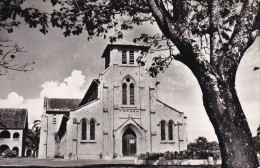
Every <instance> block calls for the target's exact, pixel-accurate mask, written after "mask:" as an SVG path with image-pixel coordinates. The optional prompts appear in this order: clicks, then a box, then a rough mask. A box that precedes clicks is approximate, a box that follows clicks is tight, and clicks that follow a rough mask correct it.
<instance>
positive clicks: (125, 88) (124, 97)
mask: <svg viewBox="0 0 260 168" xmlns="http://www.w3.org/2000/svg"><path fill="white" fill-rule="evenodd" d="M122 104H123V105H126V104H127V86H126V83H123V85H122Z"/></svg>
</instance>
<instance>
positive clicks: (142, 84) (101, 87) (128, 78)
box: [39, 42, 187, 159]
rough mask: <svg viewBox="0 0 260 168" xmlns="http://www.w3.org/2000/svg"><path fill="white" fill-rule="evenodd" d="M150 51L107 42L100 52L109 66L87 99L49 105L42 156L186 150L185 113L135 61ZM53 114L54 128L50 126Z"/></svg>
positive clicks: (92, 156) (117, 155) (113, 155)
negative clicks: (170, 102) (168, 101)
mask: <svg viewBox="0 0 260 168" xmlns="http://www.w3.org/2000/svg"><path fill="white" fill-rule="evenodd" d="M148 50H149V47H147V46H143V45H139V44H135V43H130V42H117V43H113V44H108V45H107V47H106V48H105V50H104V52H103V55H102V58H105V70H104V71H103V72H102V73H100V75H99V79H94V80H93V81H92V83H91V85H90V87H89V89H88V90H87V92H86V94H85V96H84V98H83V99H82V100H81V101H79V100H78V99H71V100H70V101H71V102H74V105H75V106H74V105H73V107H72V106H71V108H66V110H67V111H66V110H65V111H64V110H63V111H62V109H63V107H61V106H60V107H57V108H56V111H55V110H52V112H50V111H49V112H48V110H47V112H46V110H45V112H44V114H43V117H42V130H41V139H40V151H39V152H40V153H39V157H40V158H46V157H54V156H55V155H57V156H60V157H64V159H97V158H103V159H113V158H122V157H131V156H137V155H139V154H141V153H147V152H149V153H152V152H166V151H182V150H186V149H187V136H186V120H187V117H186V116H185V115H184V113H183V112H180V111H178V110H176V109H174V108H172V107H170V106H169V105H167V104H165V103H163V102H162V101H160V100H158V99H157V96H156V95H157V93H156V92H157V87H158V84H159V81H156V78H152V77H151V76H149V74H148V72H147V70H146V69H145V67H144V66H140V65H138V64H137V62H136V59H137V58H138V57H139V56H141V55H142V54H145V53H147V52H148ZM70 101H67V102H66V103H65V104H63V105H64V106H67V105H68V104H70ZM77 103H78V105H76V104H77ZM72 104H73V103H72ZM45 106H46V105H45ZM61 114H62V115H61ZM48 116H49V117H51V118H52V121H50V120H47V118H46V117H48ZM53 116H55V118H56V119H55V130H54V129H53V130H50V128H51V127H50V125H53V124H54V120H53ZM57 116H59V117H58V118H59V119H58V118H57ZM48 139H50V140H48ZM50 142H51V143H50Z"/></svg>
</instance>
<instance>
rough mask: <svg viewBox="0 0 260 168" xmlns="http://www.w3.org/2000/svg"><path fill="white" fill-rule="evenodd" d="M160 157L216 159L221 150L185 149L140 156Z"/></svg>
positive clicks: (141, 157) (142, 158) (143, 158)
mask: <svg viewBox="0 0 260 168" xmlns="http://www.w3.org/2000/svg"><path fill="white" fill-rule="evenodd" d="M159 157H164V158H165V159H167V160H174V159H176V160H177V159H178V160H184V159H207V158H208V157H213V158H214V159H219V158H220V152H219V151H207V150H205V151H191V150H185V151H180V152H176V151H175V152H169V151H167V152H165V153H149V152H148V153H146V154H140V155H139V156H138V159H139V160H158V159H159Z"/></svg>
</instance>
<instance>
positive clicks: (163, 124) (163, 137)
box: [161, 120, 166, 140]
mask: <svg viewBox="0 0 260 168" xmlns="http://www.w3.org/2000/svg"><path fill="white" fill-rule="evenodd" d="M165 124H166V123H165V121H164V120H163V121H161V140H165Z"/></svg>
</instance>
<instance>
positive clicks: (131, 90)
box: [122, 76, 135, 105]
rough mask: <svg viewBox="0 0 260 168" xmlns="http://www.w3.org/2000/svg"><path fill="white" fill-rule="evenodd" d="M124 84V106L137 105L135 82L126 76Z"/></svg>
mask: <svg viewBox="0 0 260 168" xmlns="http://www.w3.org/2000/svg"><path fill="white" fill-rule="evenodd" d="M122 83H123V84H122V104H123V105H135V81H134V80H133V78H132V77H130V76H126V77H125V78H124V80H123V81H122Z"/></svg>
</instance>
